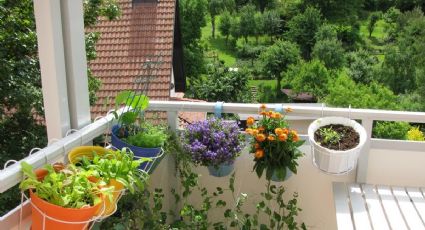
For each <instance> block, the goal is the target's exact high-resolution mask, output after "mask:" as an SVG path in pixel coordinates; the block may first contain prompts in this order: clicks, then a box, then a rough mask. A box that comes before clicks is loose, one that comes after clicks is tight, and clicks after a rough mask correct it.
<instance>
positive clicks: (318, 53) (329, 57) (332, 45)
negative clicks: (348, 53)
mask: <svg viewBox="0 0 425 230" xmlns="http://www.w3.org/2000/svg"><path fill="white" fill-rule="evenodd" d="M344 52H345V50H344V49H343V48H342V44H341V42H340V41H338V40H337V39H325V40H320V41H317V42H316V44H315V45H314V48H313V53H312V56H313V58H317V59H319V60H321V61H322V62H323V63H324V64H325V66H326V68H328V69H341V68H342V67H343V66H344V65H345V56H344Z"/></svg>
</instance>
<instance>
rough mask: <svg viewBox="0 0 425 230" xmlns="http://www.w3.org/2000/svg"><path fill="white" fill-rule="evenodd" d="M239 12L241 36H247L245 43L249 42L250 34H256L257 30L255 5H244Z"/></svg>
mask: <svg viewBox="0 0 425 230" xmlns="http://www.w3.org/2000/svg"><path fill="white" fill-rule="evenodd" d="M239 14H240V21H239V31H240V34H241V36H242V37H244V38H245V43H247V42H248V36H251V35H254V34H255V31H256V23H255V18H254V15H255V6H254V5H251V4H248V5H246V6H243V7H242V8H241V10H240V13H239Z"/></svg>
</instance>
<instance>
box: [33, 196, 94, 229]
mask: <svg viewBox="0 0 425 230" xmlns="http://www.w3.org/2000/svg"><path fill="white" fill-rule="evenodd" d="M30 197H31V203H32V205H31V209H32V216H31V217H32V227H31V229H32V230H43V222H44V230H59V229H60V230H77V229H78V230H82V229H87V227H88V225H89V221H90V220H91V219H92V218H93V217H94V216H95V215H96V213H97V212H98V211H99V209H100V208H101V206H102V203H99V204H97V205H95V206H90V207H87V208H79V209H77V208H64V207H60V206H58V205H54V204H51V203H49V202H47V201H45V200H42V199H41V198H39V197H38V196H37V194H35V193H33V192H32V190H30ZM40 212H41V213H40ZM42 213H44V216H43V214H42ZM49 217H50V218H54V219H55V220H52V219H50V218H49ZM57 220H60V221H65V222H85V223H76V224H72V223H63V222H60V221H57Z"/></svg>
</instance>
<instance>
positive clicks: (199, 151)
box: [182, 118, 243, 167]
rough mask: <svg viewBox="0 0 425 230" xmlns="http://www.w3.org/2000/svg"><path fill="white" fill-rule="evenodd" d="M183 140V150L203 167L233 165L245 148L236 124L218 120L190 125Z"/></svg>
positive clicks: (210, 119)
mask: <svg viewBox="0 0 425 230" xmlns="http://www.w3.org/2000/svg"><path fill="white" fill-rule="evenodd" d="M182 139H183V148H184V149H185V150H186V151H187V152H188V153H189V154H190V155H191V156H192V160H193V161H194V162H195V164H200V165H203V166H214V167H218V166H219V165H220V164H223V163H226V164H231V163H233V161H234V160H235V159H236V157H237V156H239V155H240V152H241V151H242V147H243V145H242V144H243V140H242V136H241V135H240V133H239V127H238V125H237V124H236V122H225V121H223V120H221V119H216V118H209V119H207V120H204V121H199V122H195V123H193V124H190V125H188V126H187V128H186V130H185V132H184V133H183V136H182Z"/></svg>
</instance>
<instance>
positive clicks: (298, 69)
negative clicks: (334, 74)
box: [286, 59, 331, 99]
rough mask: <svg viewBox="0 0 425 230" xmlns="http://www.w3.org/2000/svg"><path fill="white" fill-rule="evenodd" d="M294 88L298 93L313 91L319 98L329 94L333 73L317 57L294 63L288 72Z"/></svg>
mask: <svg viewBox="0 0 425 230" xmlns="http://www.w3.org/2000/svg"><path fill="white" fill-rule="evenodd" d="M286 78H287V79H288V80H289V79H290V83H291V86H292V89H293V90H294V91H295V92H297V93H301V92H303V93H306V92H307V93H311V94H313V95H314V96H315V97H317V98H319V99H320V98H323V97H325V96H326V95H327V85H328V82H329V80H330V79H331V73H330V72H329V71H328V70H327V69H326V67H325V65H324V64H323V63H322V62H320V61H319V60H317V59H313V60H311V61H309V62H302V63H301V64H299V65H294V66H292V67H291V68H290V70H289V71H288V72H287V73H286Z"/></svg>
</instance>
